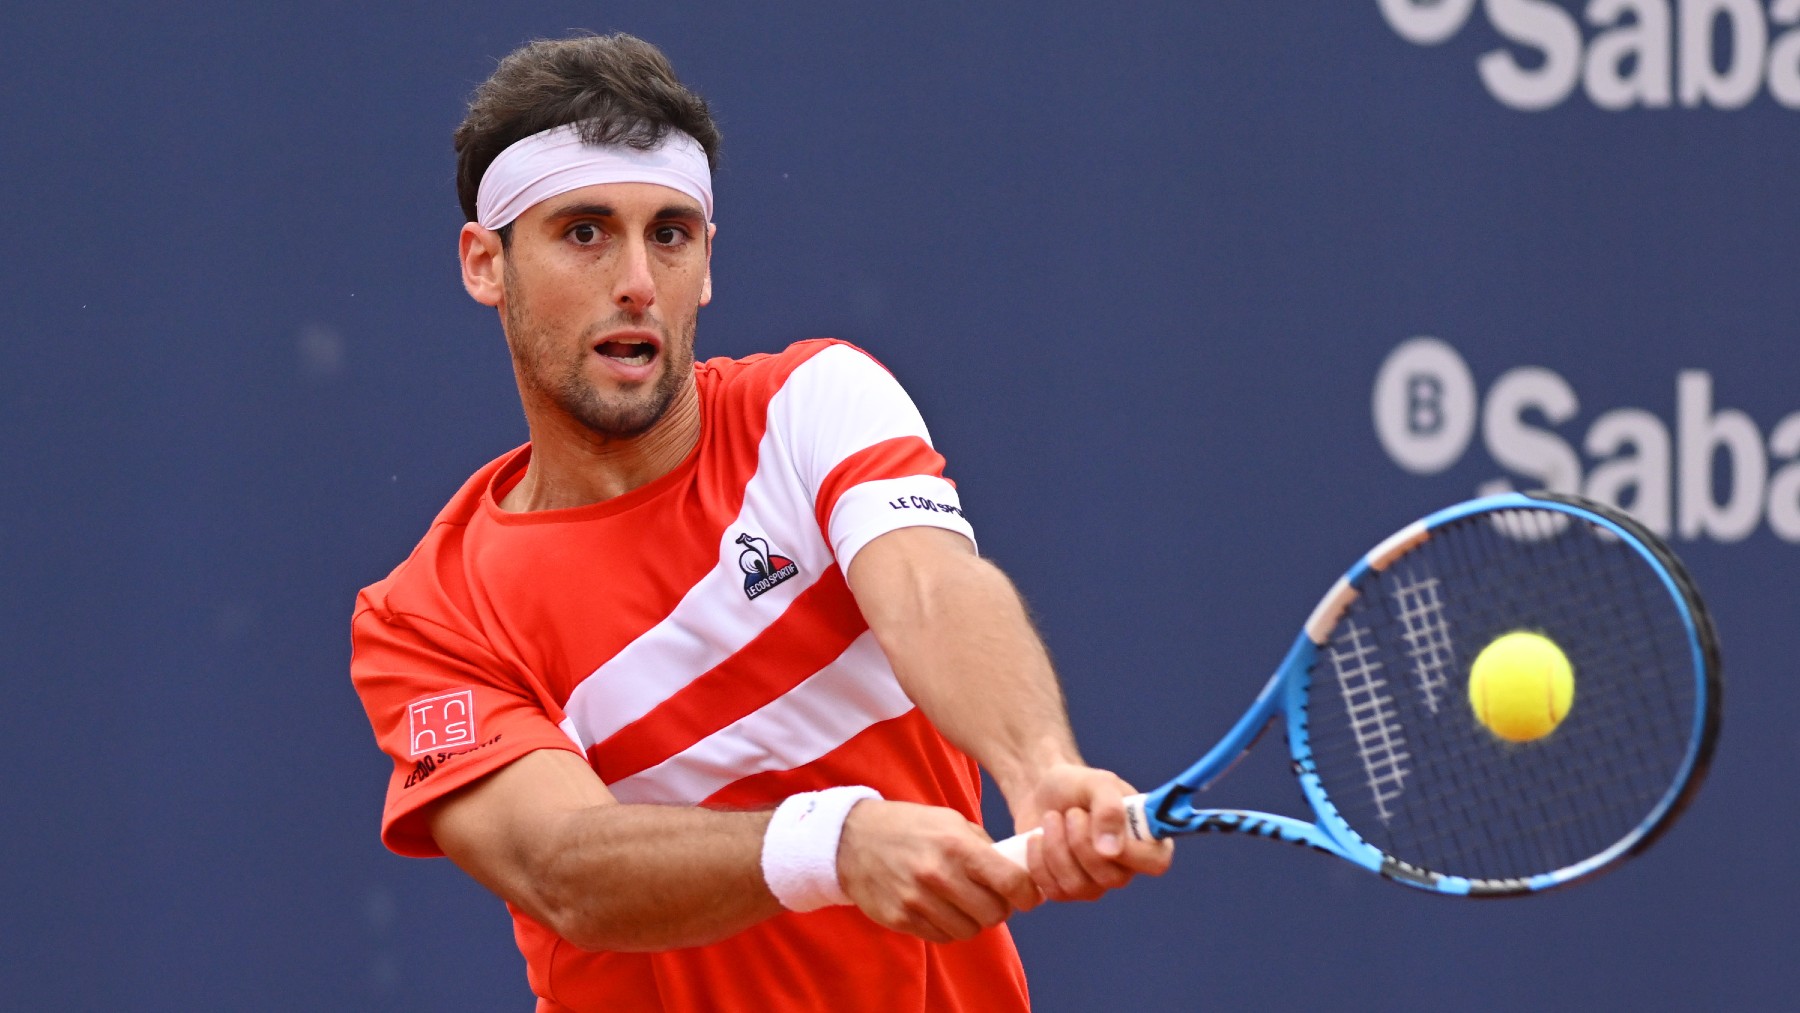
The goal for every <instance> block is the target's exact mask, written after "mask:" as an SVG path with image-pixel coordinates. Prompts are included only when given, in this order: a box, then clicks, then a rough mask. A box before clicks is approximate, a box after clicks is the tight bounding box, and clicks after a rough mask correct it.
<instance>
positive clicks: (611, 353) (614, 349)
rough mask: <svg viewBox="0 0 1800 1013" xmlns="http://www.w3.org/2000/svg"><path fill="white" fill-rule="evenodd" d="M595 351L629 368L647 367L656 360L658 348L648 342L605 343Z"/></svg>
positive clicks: (597, 346)
mask: <svg viewBox="0 0 1800 1013" xmlns="http://www.w3.org/2000/svg"><path fill="white" fill-rule="evenodd" d="M594 351H596V352H599V353H600V354H601V355H604V356H606V357H607V358H609V359H614V360H617V361H618V362H620V363H623V364H624V365H627V366H647V365H649V364H650V360H651V359H654V358H656V346H655V345H653V344H651V343H650V342H648V341H603V342H601V343H600V344H598V345H596V346H594Z"/></svg>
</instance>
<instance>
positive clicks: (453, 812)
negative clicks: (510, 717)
mask: <svg viewBox="0 0 1800 1013" xmlns="http://www.w3.org/2000/svg"><path fill="white" fill-rule="evenodd" d="M611 804H616V800H615V799H614V798H613V795H612V792H610V791H608V790H607V789H606V785H605V784H604V783H602V782H601V780H600V778H599V776H598V775H596V774H595V773H594V770H593V768H592V767H589V766H588V765H587V762H586V761H585V760H583V759H582V758H581V757H580V756H578V755H576V754H575V753H573V752H571V751H569V750H566V749H538V750H533V751H532V752H529V753H526V754H525V755H523V756H521V757H519V758H518V759H517V760H514V761H513V762H511V763H509V764H507V765H506V766H504V767H501V768H500V769H499V770H496V771H494V772H493V773H491V774H488V775H487V776H485V777H483V778H481V779H480V780H477V781H475V782H474V783H472V784H469V785H466V786H465V787H463V788H460V789H458V790H456V791H455V792H452V793H451V794H449V795H446V796H445V797H444V798H442V799H440V800H438V801H437V802H434V803H433V804H432V807H431V809H430V810H429V811H428V812H427V813H426V819H427V822H428V825H429V826H430V829H431V835H432V837H433V838H434V839H435V840H436V842H437V846H438V847H439V848H440V849H441V850H442V851H443V852H444V854H445V855H447V856H449V858H450V860H451V861H453V862H455V863H456V864H457V866H459V867H460V868H461V869H462V870H463V871H464V872H467V873H468V874H469V875H470V876H472V877H474V878H475V879H476V880H477V881H479V882H480V883H481V884H482V885H483V886H486V887H487V888H488V889H490V890H492V891H494V892H495V893H496V894H499V895H500V896H501V897H503V898H505V899H506V900H508V901H510V902H512V903H513V904H515V905H517V906H519V907H521V908H523V909H524V910H525V911H526V912H527V913H529V914H530V915H531V916H532V917H533V918H536V919H538V920H539V921H541V922H543V923H545V924H551V922H552V920H553V919H554V916H555V913H554V911H552V910H550V909H549V908H550V905H549V903H548V900H547V896H546V893H545V890H544V887H545V886H546V884H545V883H544V882H543V879H542V875H541V870H542V869H543V867H544V866H543V863H544V862H546V861H549V860H551V859H553V857H554V852H555V851H556V850H557V848H558V842H559V840H560V839H561V835H562V834H564V833H565V832H566V831H567V829H568V826H569V823H570V821H571V820H573V819H574V818H575V814H577V813H579V812H581V811H583V810H587V809H591V808H593V807H595V806H601V805H611Z"/></svg>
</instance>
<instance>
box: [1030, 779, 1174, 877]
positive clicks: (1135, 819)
mask: <svg viewBox="0 0 1800 1013" xmlns="http://www.w3.org/2000/svg"><path fill="white" fill-rule="evenodd" d="M1125 830H1126V832H1127V833H1129V834H1130V835H1131V836H1132V838H1133V839H1135V840H1140V841H1147V840H1149V839H1150V837H1151V834H1150V821H1149V820H1148V819H1146V818H1145V816H1144V796H1143V795H1130V796H1127V797H1126V798H1125ZM1043 835H1044V830H1043V828H1042V827H1038V828H1035V829H1032V830H1027V831H1025V832H1024V833H1022V834H1014V835H1012V836H1011V837H1008V838H1007V839H1006V840H1004V841H995V842H994V850H995V851H998V852H1000V856H1001V857H1002V858H1005V859H1006V860H1007V861H1009V862H1011V863H1013V864H1014V865H1017V866H1018V867H1019V868H1021V869H1023V868H1026V862H1025V851H1026V848H1027V847H1028V846H1029V845H1030V842H1031V839H1032V838H1033V837H1042V836H1043Z"/></svg>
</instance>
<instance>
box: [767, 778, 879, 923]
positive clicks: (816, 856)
mask: <svg viewBox="0 0 1800 1013" xmlns="http://www.w3.org/2000/svg"><path fill="white" fill-rule="evenodd" d="M880 797H881V793H880V792H878V791H876V790H875V789H873V788H865V787H863V786H862V785H853V786H849V787H843V788H827V789H825V790H824V791H808V792H802V793H800V794H798V795H790V796H788V798H786V799H785V800H783V801H782V803H781V804H780V805H778V806H776V807H775V816H774V818H772V819H770V820H769V829H768V830H766V831H764V833H763V846H762V871H763V881H764V882H766V883H768V884H769V892H770V893H773V894H774V895H775V899H776V900H778V901H780V902H781V906H782V907H784V908H787V909H788V910H789V911H816V910H818V909H819V908H822V907H829V906H831V905H833V904H848V903H850V898H849V897H847V896H845V895H844V887H843V884H841V883H839V882H838V871H837V853H838V838H839V837H841V836H843V833H844V820H845V819H846V818H847V817H848V816H849V815H850V809H851V807H852V806H854V805H856V803H858V802H861V801H862V800H863V799H865V798H877V799H878V798H880Z"/></svg>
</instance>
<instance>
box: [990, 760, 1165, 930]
mask: <svg viewBox="0 0 1800 1013" xmlns="http://www.w3.org/2000/svg"><path fill="white" fill-rule="evenodd" d="M1133 794H1136V789H1134V788H1133V787H1132V786H1131V785H1129V784H1127V783H1125V781H1124V780H1122V779H1121V778H1120V777H1119V776H1118V775H1117V774H1114V773H1112V772H1111V771H1106V770H1097V769H1095V768H1093V767H1084V766H1080V765H1077V764H1072V763H1058V764H1054V765H1052V766H1050V767H1047V768H1045V770H1044V772H1043V774H1042V776H1040V777H1039V779H1038V781H1037V784H1036V786H1035V787H1034V788H1033V789H1032V791H1031V792H1030V794H1029V795H1027V796H1026V797H1025V798H1024V799H1022V800H1020V802H1019V803H1018V804H1017V805H1016V806H1015V807H1014V810H1013V819H1014V822H1015V825H1016V826H1017V828H1018V830H1019V831H1020V832H1021V833H1022V832H1024V831H1027V830H1030V829H1032V828H1033V827H1041V828H1042V829H1043V831H1044V832H1043V834H1042V835H1041V836H1035V837H1033V838H1032V840H1031V841H1029V842H1028V846H1027V851H1026V861H1027V863H1028V864H1029V866H1030V868H1031V876H1032V878H1033V879H1034V880H1036V882H1037V884H1038V886H1039V888H1040V889H1042V890H1043V892H1044V895H1045V896H1046V897H1048V898H1049V899H1051V900H1094V899H1096V898H1098V897H1099V896H1101V895H1102V894H1104V893H1105V892H1106V891H1108V890H1116V889H1118V888H1119V887H1121V886H1124V885H1125V884H1126V883H1128V882H1130V880H1131V877H1133V876H1136V875H1139V874H1147V875H1151V876H1160V875H1162V874H1163V873H1164V872H1166V871H1168V868H1169V862H1170V861H1171V859H1172V858H1173V857H1174V854H1175V842H1173V841H1168V840H1162V841H1140V840H1135V839H1133V838H1132V836H1131V833H1130V831H1129V830H1127V829H1126V826H1125V806H1124V799H1125V797H1126V796H1127V795H1133Z"/></svg>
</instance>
